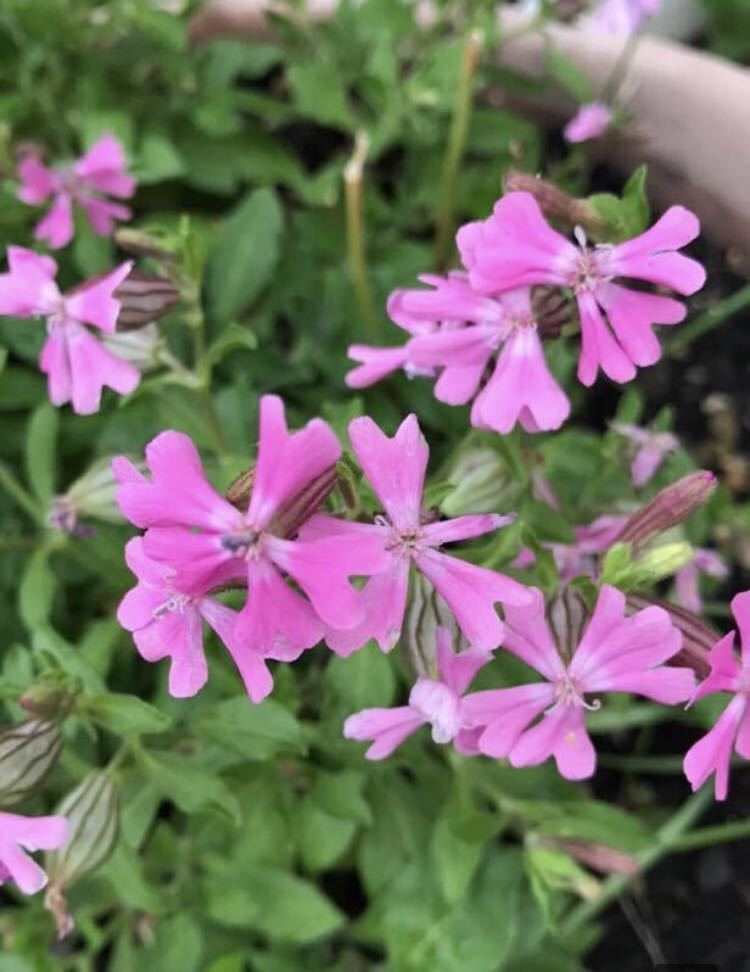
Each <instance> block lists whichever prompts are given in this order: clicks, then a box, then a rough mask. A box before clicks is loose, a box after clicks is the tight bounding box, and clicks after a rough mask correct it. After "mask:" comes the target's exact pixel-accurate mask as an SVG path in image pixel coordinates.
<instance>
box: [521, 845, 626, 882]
mask: <svg viewBox="0 0 750 972" xmlns="http://www.w3.org/2000/svg"><path fill="white" fill-rule="evenodd" d="M540 843H542V844H543V845H544V846H549V847H552V848H554V849H556V850H561V851H563V852H564V853H565V854H569V855H570V857H572V858H574V859H575V860H577V861H580V863H581V864H585V865H586V867H589V868H591V870H592V871H597V872H598V873H599V874H627V875H628V876H632V875H634V874H637V873H638V870H639V868H640V865H639V863H638V858H636V857H633V855H632V854H626V853H624V851H620V850H615V848H614V847H606V846H605V845H604V844H592V843H590V842H589V841H587V840H575V839H572V838H567V837H549V838H548V837H545V838H543V839H542V840H541V841H540Z"/></svg>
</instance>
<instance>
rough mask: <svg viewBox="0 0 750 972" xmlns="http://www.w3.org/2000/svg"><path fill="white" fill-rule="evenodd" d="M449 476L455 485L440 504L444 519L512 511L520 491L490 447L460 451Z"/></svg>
mask: <svg viewBox="0 0 750 972" xmlns="http://www.w3.org/2000/svg"><path fill="white" fill-rule="evenodd" d="M446 477H447V479H448V480H449V482H451V483H455V486H454V488H453V489H452V490H451V491H450V492H449V493H448V495H447V496H445V497H444V498H443V501H442V503H441V504H440V511H441V512H442V513H443V514H444V515H445V516H459V515H462V514H465V513H496V512H497V511H498V510H506V509H508V508H511V509H512V507H513V505H514V502H515V500H516V499H517V498H518V495H519V493H520V491H521V483H519V482H518V481H517V480H516V479H515V478H514V477H513V474H512V472H511V470H510V469H509V468H508V466H507V464H506V463H505V462H504V461H503V458H502V456H501V455H500V454H499V453H498V452H496V450H495V449H492V448H490V447H488V446H469V447H467V448H465V449H461V450H460V451H459V452H458V455H457V456H456V458H455V459H454V460H453V462H452V463H451V465H450V466H449V468H448V469H447V471H446Z"/></svg>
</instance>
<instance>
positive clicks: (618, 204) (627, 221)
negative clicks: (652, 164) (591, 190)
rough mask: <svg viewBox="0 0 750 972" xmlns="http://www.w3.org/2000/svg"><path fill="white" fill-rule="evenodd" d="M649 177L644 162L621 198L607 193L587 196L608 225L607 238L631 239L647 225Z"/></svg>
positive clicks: (615, 239)
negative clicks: (647, 178) (647, 177)
mask: <svg viewBox="0 0 750 972" xmlns="http://www.w3.org/2000/svg"><path fill="white" fill-rule="evenodd" d="M646 176H647V168H646V166H645V165H642V166H641V167H640V168H639V169H636V171H635V172H634V173H633V175H632V176H631V177H630V179H629V180H628V182H627V184H626V186H625V188H624V190H623V194H622V198H621V199H618V197H617V196H614V195H612V194H611V193H607V192H603V193H597V194H595V195H593V196H589V197H588V202H589V204H590V205H591V206H592V207H593V208H594V210H595V211H596V212H597V213H598V214H599V216H601V218H602V219H603V220H604V222H605V224H606V226H605V232H604V236H605V237H606V238H607V239H608V240H610V241H614V242H620V241H622V240H629V239H632V237H634V236H638V235H639V234H640V233H643V232H644V230H646V229H647V228H648V223H649V217H650V209H649V205H648V198H647V196H646Z"/></svg>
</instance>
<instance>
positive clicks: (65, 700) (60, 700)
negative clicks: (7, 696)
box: [18, 682, 74, 722]
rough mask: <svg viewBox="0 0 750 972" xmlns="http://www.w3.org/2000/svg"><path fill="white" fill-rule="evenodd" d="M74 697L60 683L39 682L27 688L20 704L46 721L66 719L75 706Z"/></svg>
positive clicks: (33, 714) (31, 713)
mask: <svg viewBox="0 0 750 972" xmlns="http://www.w3.org/2000/svg"><path fill="white" fill-rule="evenodd" d="M73 703H74V698H73V695H71V693H70V692H68V691H67V690H66V689H65V688H62V687H61V686H59V685H47V684H45V683H43V682H39V683H37V684H36V685H32V686H31V688H29V689H27V690H26V691H25V692H24V693H23V695H22V696H21V698H20V699H19V700H18V704H19V705H20V706H21V708H22V709H24V710H25V711H26V712H28V713H29V714H30V715H32V716H36V718H37V719H41V720H42V721H44V722H52V721H54V720H56V719H64V718H65V716H67V715H68V713H69V712H70V710H71V709H72V708H73Z"/></svg>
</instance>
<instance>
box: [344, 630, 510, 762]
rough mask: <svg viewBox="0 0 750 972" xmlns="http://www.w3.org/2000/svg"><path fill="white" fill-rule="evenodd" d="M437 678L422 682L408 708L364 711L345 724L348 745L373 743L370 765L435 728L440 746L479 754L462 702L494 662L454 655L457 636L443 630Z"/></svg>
mask: <svg viewBox="0 0 750 972" xmlns="http://www.w3.org/2000/svg"><path fill="white" fill-rule="evenodd" d="M436 640H437V672H438V673H437V678H427V677H422V678H419V679H417V681H416V682H415V683H414V686H413V688H412V690H411V693H410V695H409V703H408V705H401V706H398V707H395V708H392V709H364V710H363V711H362V712H357V713H356V714H355V715H350V716H349V718H348V719H347V720H346V722H345V723H344V736H345V737H346V738H347V739H357V740H368V741H372V745H371V746H370V748H369V749H368V750H367V752H366V753H365V756H366V758H367V759H385V757H386V756H390V755H391V753H392V752H393V751H394V749H396V748H397V747H398V746H400V745H401V743H402V742H403V741H404V740H405V739H406V738H407V737H408V736H410V735H412V733H414V732H416V731H417V729H419V728H420V727H421V726H423V725H429V726H430V727H431V730H432V738H433V741H434V742H436V743H441V744H445V743H449V742H453V743H454V745H455V746H456V749H458V750H459V751H460V752H465V753H474V752H476V749H475V745H474V742H475V740H474V736H475V733H472V732H466V731H464V725H463V722H464V720H463V714H462V705H463V703H462V696H463V694H464V692H465V691H466V689H467V687H468V685H469V683H470V682H471V680H472V679H473V678H474V676H475V675H476V673H477V672H478V671H479V669H480V668H482V667H483V666H484V665H486V664H487V662H488V661H490V660H491V658H492V655H491V654H490V653H489V652H486V651H478V650H477V649H473V648H472V649H469V650H468V651H462V652H459V653H458V654H455V653H454V652H453V648H452V646H451V640H452V639H451V634H450V632H449V631H448V630H447V629H446V628H438V629H437V638H436Z"/></svg>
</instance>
